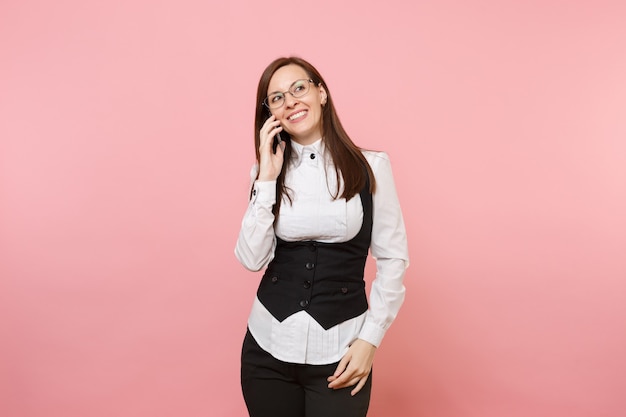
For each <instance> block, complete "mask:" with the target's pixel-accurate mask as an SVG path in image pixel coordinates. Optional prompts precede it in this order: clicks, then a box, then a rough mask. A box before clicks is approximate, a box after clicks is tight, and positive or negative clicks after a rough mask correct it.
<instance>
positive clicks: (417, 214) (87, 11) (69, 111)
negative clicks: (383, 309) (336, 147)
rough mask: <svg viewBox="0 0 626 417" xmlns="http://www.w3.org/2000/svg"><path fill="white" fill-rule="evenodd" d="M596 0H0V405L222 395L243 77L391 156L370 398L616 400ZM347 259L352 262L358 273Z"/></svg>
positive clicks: (230, 342) (489, 408)
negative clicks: (312, 81) (402, 226)
mask: <svg viewBox="0 0 626 417" xmlns="http://www.w3.org/2000/svg"><path fill="white" fill-rule="evenodd" d="M624 21H626V8H625V6H624V3H623V2H621V1H573V2H561V1H554V0H548V1H542V2H535V1H531V2H521V1H520V2H517V1H491V0H485V1H461V0H445V1H440V2H424V1H414V2H409V1H387V2H371V3H367V2H365V3H364V2H361V1H355V0H353V1H345V2H330V1H328V2H316V3H293V2H287V1H276V0H271V1H265V2H259V1H253V0H248V1H243V0H236V1H231V2H223V3H217V2H206V1H191V0H177V1H174V0H164V1H160V2H151V1H147V0H143V1H142V0H124V1H121V0H117V1H107V2H85V1H78V0H65V1H60V2H46V1H33V0H30V1H17V0H4V1H3V2H2V3H0V59H1V62H0V139H1V141H0V187H1V188H0V193H1V194H0V199H1V200H0V415H2V416H4V417H42V416H45V417H57V416H58V417H61V416H62V417H85V416H90V417H99V416H102V417H111V416H129V417H131V416H146V417H148V416H149V417H158V416H189V417H193V416H228V417H230V416H233V417H234V416H243V415H245V407H244V404H243V401H242V399H241V395H240V391H239V381H238V378H239V376H238V372H239V362H238V360H239V349H240V343H241V339H242V337H243V334H244V331H245V325H246V317H247V314H248V309H249V306H250V303H251V301H252V298H253V296H254V291H255V289H256V285H257V282H258V279H259V274H252V273H249V272H246V271H245V270H244V269H243V268H242V267H241V266H240V265H239V264H238V263H237V261H236V260H235V258H234V256H233V246H234V243H235V239H236V236H237V232H238V228H239V223H240V219H241V215H242V214H243V211H244V209H245V205H246V202H247V192H248V189H247V187H248V176H247V175H248V170H249V167H250V164H251V163H252V160H253V148H252V122H253V107H254V95H255V88H256V82H257V79H258V77H259V75H260V73H261V71H262V70H263V68H264V67H265V65H266V64H267V63H269V62H270V61H271V60H272V59H274V58H275V57H277V56H281V55H285V54H297V55H301V56H303V57H305V58H307V59H309V60H310V61H312V62H313V63H314V64H315V65H316V66H318V68H319V69H320V70H321V72H322V73H323V74H324V75H325V77H326V79H327V81H328V84H329V86H330V89H331V91H332V93H333V95H334V98H335V101H336V102H337V105H338V110H339V112H340V116H341V117H342V120H343V122H344V124H345V126H346V128H347V130H348V131H349V132H350V134H351V135H352V137H353V138H354V139H355V140H356V141H357V142H358V143H359V144H360V145H362V146H364V147H368V148H374V149H383V150H386V151H387V152H388V153H389V154H390V156H391V158H392V162H393V167H394V172H395V176H396V180H397V186H398V192H399V194H400V198H401V201H402V204H403V209H404V213H405V217H406V224H407V228H408V233H409V238H410V250H411V262H412V264H411V267H410V269H409V271H408V274H407V276H406V286H407V288H408V292H407V299H406V304H405V306H404V308H403V310H402V311H401V314H400V316H399V318H398V320H397V321H396V323H395V324H394V326H393V327H392V329H391V330H390V332H389V333H388V335H387V337H386V339H385V340H384V342H383V345H382V346H381V349H380V350H379V352H378V353H377V357H376V364H375V376H374V395H373V401H372V406H371V412H370V415H371V416H396V417H418V416H423V417H473V416H479V417H501V416H507V417H516V416H529V417H530V416H532V417H537V416H550V417H561V416H562V417H583V416H589V417H618V416H623V415H624V413H625V412H626V397H625V396H624V395H623V394H624V389H625V387H626V378H625V376H624V375H625V374H626V355H624V352H625V351H626V329H625V327H624V321H625V318H626V256H625V253H626V251H625V248H626V216H625V215H624V213H626V78H625V77H624V74H626V54H625V51H626V26H625V25H624ZM372 274H373V269H372V268H371V267H370V268H368V280H370V279H371V275H372Z"/></svg>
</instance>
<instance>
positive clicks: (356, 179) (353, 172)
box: [254, 56, 376, 215]
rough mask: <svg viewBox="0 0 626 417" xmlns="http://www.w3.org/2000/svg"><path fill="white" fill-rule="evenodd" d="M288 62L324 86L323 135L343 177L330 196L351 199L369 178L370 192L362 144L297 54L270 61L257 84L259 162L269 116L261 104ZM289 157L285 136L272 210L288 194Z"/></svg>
mask: <svg viewBox="0 0 626 417" xmlns="http://www.w3.org/2000/svg"><path fill="white" fill-rule="evenodd" d="M287 65H298V66H299V67H301V68H302V69H303V70H304V71H305V72H306V73H307V75H308V76H309V78H310V79H311V80H313V83H314V84H315V85H316V86H317V87H319V86H324V88H325V90H326V100H327V101H326V104H325V105H324V106H323V107H322V120H321V123H322V129H321V130H322V138H323V141H324V145H325V146H326V150H327V151H328V152H329V153H330V156H331V158H332V160H333V163H334V165H335V168H336V175H337V183H338V184H339V183H340V182H339V176H340V175H341V178H342V179H343V192H342V193H341V195H339V189H338V190H337V193H336V194H335V195H334V196H333V197H334V198H335V199H337V198H345V199H346V200H350V199H351V198H352V197H354V196H355V195H356V194H358V193H359V192H360V191H361V189H363V187H365V185H366V183H367V180H369V191H370V193H373V192H374V190H375V189H376V181H375V179H374V174H373V173H372V168H371V167H370V166H369V164H368V163H367V160H366V159H365V157H364V156H363V154H362V153H361V148H359V147H358V146H357V145H355V144H354V142H353V141H352V139H350V137H349V136H348V134H347V133H346V131H345V130H344V128H343V126H342V125H341V122H340V121H339V116H337V111H336V110H335V105H334V104H333V99H332V95H331V93H330V90H329V89H328V86H327V84H326V82H325V81H324V79H323V78H322V76H321V74H320V73H319V71H317V69H315V67H314V66H313V65H311V64H310V63H309V62H307V61H305V60H304V59H302V58H299V57H293V56H292V57H284V58H278V59H276V60H274V61H273V62H272V63H271V64H269V65H268V66H267V68H265V71H263V74H262V75H261V79H260V80H259V85H258V88H257V96H256V113H255V118H254V149H255V152H256V159H257V162H259V160H260V157H259V145H260V132H259V131H260V130H261V127H262V126H263V123H265V120H267V118H268V117H269V116H270V112H269V109H268V108H267V107H266V106H265V105H264V104H263V100H265V98H266V97H267V88H268V86H269V83H270V80H271V79H272V76H273V75H274V73H275V72H276V71H277V70H278V69H279V68H281V67H284V66H287ZM280 134H281V136H282V137H283V138H285V137H286V136H287V137H288V136H289V135H288V134H287V132H285V131H284V130H283V131H282V132H281V133H280ZM290 159H291V140H285V150H284V159H283V167H282V170H281V172H280V175H279V176H278V178H277V179H276V205H275V206H274V214H275V215H278V212H279V211H280V204H281V201H282V199H283V195H287V196H288V198H289V200H290V201H291V197H290V196H289V191H290V190H288V189H287V187H286V186H285V174H286V171H287V169H289V160H290Z"/></svg>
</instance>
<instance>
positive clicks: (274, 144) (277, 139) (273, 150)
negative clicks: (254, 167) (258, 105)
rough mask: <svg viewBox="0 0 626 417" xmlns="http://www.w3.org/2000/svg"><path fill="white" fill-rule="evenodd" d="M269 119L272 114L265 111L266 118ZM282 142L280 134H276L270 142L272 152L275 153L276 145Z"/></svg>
mask: <svg viewBox="0 0 626 417" xmlns="http://www.w3.org/2000/svg"><path fill="white" fill-rule="evenodd" d="M270 117H272V113H271V112H270V111H269V109H268V111H267V118H268V119H269V118H270ZM282 141H283V138H282V137H281V136H280V133H277V134H276V135H275V136H274V139H273V140H272V152H273V153H276V148H278V145H280V143H281V142H282Z"/></svg>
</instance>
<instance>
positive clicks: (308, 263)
mask: <svg viewBox="0 0 626 417" xmlns="http://www.w3.org/2000/svg"><path fill="white" fill-rule="evenodd" d="M304 267H305V268H306V269H309V270H311V269H313V268H315V264H314V263H313V262H307V263H306V265H304Z"/></svg>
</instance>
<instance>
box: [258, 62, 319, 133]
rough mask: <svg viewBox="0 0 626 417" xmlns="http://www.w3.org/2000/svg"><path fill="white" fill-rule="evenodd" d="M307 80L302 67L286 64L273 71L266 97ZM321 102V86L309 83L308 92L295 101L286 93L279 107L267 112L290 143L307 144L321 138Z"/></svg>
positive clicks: (287, 89)
mask: <svg viewBox="0 0 626 417" xmlns="http://www.w3.org/2000/svg"><path fill="white" fill-rule="evenodd" d="M309 78H310V77H309V75H308V74H307V73H306V71H305V70H304V69H303V68H302V67H300V66H298V65H293V64H292V65H286V66H284V67H281V68H279V69H278V70H276V72H275V73H274V75H273V76H272V78H271V79H270V83H269V85H268V88H267V94H268V96H269V95H270V94H272V93H276V92H279V93H284V92H285V91H289V90H290V89H291V87H292V85H293V84H294V82H295V81H297V80H303V79H304V80H308V79H309ZM325 101H326V91H325V90H324V87H322V86H316V85H315V84H313V83H309V91H308V93H306V94H305V95H304V96H302V97H298V98H295V97H293V95H291V94H290V93H286V94H285V102H284V104H283V106H282V107H279V108H277V109H272V110H271V112H272V114H273V115H274V116H276V119H278V120H279V121H280V124H281V125H282V126H283V129H285V130H286V131H287V133H289V134H290V135H291V138H292V139H293V140H295V141H296V142H298V143H300V144H302V145H308V144H311V143H313V142H315V141H316V140H318V139H319V138H321V137H322V103H323V102H324V103H325Z"/></svg>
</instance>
